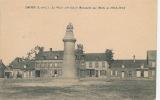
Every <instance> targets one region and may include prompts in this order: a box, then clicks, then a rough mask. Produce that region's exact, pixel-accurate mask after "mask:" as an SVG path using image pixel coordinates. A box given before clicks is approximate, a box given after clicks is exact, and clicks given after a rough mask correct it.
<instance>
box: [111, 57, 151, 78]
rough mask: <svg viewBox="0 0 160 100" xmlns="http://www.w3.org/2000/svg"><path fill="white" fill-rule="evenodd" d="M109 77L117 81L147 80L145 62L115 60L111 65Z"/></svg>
mask: <svg viewBox="0 0 160 100" xmlns="http://www.w3.org/2000/svg"><path fill="white" fill-rule="evenodd" d="M111 77H112V78H118V79H135V78H148V77H149V76H148V68H147V61H146V60H139V59H137V60H132V59H131V60H128V59H127V60H115V61H114V62H113V63H112V65H111Z"/></svg>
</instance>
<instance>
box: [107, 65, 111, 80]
mask: <svg viewBox="0 0 160 100" xmlns="http://www.w3.org/2000/svg"><path fill="white" fill-rule="evenodd" d="M110 72H111V71H110V68H109V64H108V68H107V81H108V82H110Z"/></svg>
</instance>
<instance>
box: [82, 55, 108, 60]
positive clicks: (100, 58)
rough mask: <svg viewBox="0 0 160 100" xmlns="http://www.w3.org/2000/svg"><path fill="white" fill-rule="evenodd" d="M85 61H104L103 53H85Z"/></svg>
mask: <svg viewBox="0 0 160 100" xmlns="http://www.w3.org/2000/svg"><path fill="white" fill-rule="evenodd" d="M84 55H85V56H86V59H85V60H86V61H106V57H105V53H85V54H84Z"/></svg>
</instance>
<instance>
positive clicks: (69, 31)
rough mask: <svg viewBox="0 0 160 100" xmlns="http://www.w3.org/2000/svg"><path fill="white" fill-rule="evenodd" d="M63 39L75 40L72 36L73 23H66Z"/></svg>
mask: <svg viewBox="0 0 160 100" xmlns="http://www.w3.org/2000/svg"><path fill="white" fill-rule="evenodd" d="M63 41H64V42H65V41H76V38H75V37H74V34H73V25H72V24H71V23H69V24H68V25H67V30H66V34H65V36H64V38H63Z"/></svg>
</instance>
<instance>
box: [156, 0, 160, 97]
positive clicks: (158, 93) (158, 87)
mask: <svg viewBox="0 0 160 100" xmlns="http://www.w3.org/2000/svg"><path fill="white" fill-rule="evenodd" d="M157 1H158V4H157V7H158V8H157V10H158V11H157V13H158V14H157V22H158V23H157V78H156V81H157V84H156V100H160V78H159V77H160V68H159V66H160V62H159V60H160V56H159V54H160V34H159V33H160V19H159V17H160V0H157Z"/></svg>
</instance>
